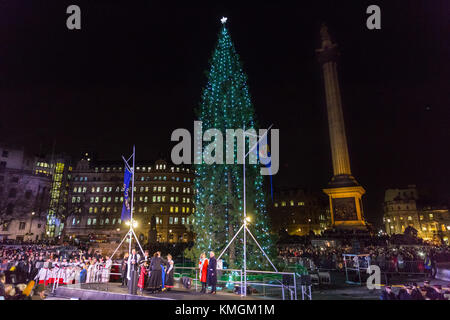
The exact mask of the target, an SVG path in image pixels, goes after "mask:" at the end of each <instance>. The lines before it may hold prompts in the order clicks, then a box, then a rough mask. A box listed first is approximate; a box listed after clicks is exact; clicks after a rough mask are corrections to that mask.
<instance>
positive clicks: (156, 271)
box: [148, 252, 163, 293]
mask: <svg viewBox="0 0 450 320" xmlns="http://www.w3.org/2000/svg"><path fill="white" fill-rule="evenodd" d="M162 263H163V262H162V259H161V256H160V254H159V252H156V253H155V254H154V255H153V258H152V259H151V260H150V280H149V281H148V286H149V287H150V292H152V293H154V292H155V291H160V290H161V286H162V274H161V271H162V268H161V265H162Z"/></svg>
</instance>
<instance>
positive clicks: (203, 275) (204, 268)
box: [198, 252, 208, 293]
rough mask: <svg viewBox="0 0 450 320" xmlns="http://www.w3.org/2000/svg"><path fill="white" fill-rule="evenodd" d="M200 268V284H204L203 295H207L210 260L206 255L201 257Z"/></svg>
mask: <svg viewBox="0 0 450 320" xmlns="http://www.w3.org/2000/svg"><path fill="white" fill-rule="evenodd" d="M198 267H199V269H200V282H201V284H202V290H201V291H200V292H201V293H206V279H207V275H208V259H206V253H204V252H203V253H202V254H201V255H200V260H199V262H198Z"/></svg>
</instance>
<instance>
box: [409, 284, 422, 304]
mask: <svg viewBox="0 0 450 320" xmlns="http://www.w3.org/2000/svg"><path fill="white" fill-rule="evenodd" d="M411 298H412V299H413V300H425V298H424V297H423V295H422V291H421V290H420V288H419V286H418V285H417V283H415V282H414V283H413V284H412V292H411Z"/></svg>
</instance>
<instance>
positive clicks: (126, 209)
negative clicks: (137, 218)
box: [121, 168, 132, 221]
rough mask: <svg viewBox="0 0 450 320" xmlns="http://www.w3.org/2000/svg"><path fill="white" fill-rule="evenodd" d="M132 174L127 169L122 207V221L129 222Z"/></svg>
mask: <svg viewBox="0 0 450 320" xmlns="http://www.w3.org/2000/svg"><path fill="white" fill-rule="evenodd" d="M131 175H132V173H131V172H130V171H128V169H127V168H125V175H124V178H123V207H122V216H121V219H122V221H127V220H130V219H131V202H130V197H129V195H128V193H129V192H128V191H129V188H130V179H131Z"/></svg>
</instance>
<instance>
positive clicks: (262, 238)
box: [187, 18, 274, 269]
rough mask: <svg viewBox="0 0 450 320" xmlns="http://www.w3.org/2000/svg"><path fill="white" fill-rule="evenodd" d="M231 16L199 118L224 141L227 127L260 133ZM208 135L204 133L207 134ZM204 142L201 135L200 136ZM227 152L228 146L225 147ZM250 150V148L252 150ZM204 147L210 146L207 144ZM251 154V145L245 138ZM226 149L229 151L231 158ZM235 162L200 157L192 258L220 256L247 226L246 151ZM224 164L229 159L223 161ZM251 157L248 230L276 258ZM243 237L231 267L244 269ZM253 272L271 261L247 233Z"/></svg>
mask: <svg viewBox="0 0 450 320" xmlns="http://www.w3.org/2000/svg"><path fill="white" fill-rule="evenodd" d="M225 21H226V18H224V19H222V28H221V30H220V33H219V39H218V42H217V45H216V48H215V50H214V52H213V56H212V59H211V61H210V70H209V74H208V83H207V86H206V88H204V89H203V94H202V97H201V103H200V106H199V108H198V110H197V117H198V120H199V121H202V131H203V132H205V131H206V130H208V129H210V128H216V129H218V130H220V131H221V132H222V134H223V136H224V137H225V132H226V131H225V130H226V129H234V130H235V129H239V128H245V129H246V130H248V129H251V128H253V129H255V130H256V132H258V130H257V129H258V127H257V123H256V120H255V114H254V108H253V105H252V103H251V99H250V94H249V91H248V86H247V76H246V75H245V73H244V72H243V70H242V64H241V62H240V60H239V55H238V54H237V53H236V50H235V47H234V45H233V42H232V41H231V37H230V34H229V31H228V29H227V28H226V26H225ZM202 134H203V133H202ZM200 139H201V137H200ZM224 145H225V147H224V149H226V144H225V143H224ZM250 147H251V146H250ZM203 148H205V146H203ZM245 148H246V150H247V151H248V150H249V141H248V139H246V147H245ZM226 152H227V150H224V154H226ZM234 153H235V154H234V159H235V160H234V161H235V162H234V164H209V165H208V164H205V163H204V160H203V162H202V160H201V158H200V160H198V159H199V157H201V153H200V152H199V153H198V154H196V155H195V157H197V160H198V163H201V164H196V165H195V170H196V174H197V177H196V181H195V189H196V194H195V205H196V212H195V214H194V215H195V216H194V224H193V226H192V227H193V230H192V231H193V232H194V233H195V234H196V240H195V245H194V247H193V248H192V249H191V250H189V251H188V252H187V256H188V257H189V258H191V259H193V260H194V261H196V260H197V259H198V257H199V255H200V253H201V252H208V251H211V250H212V251H215V252H216V257H217V256H218V255H219V254H220V252H221V251H222V250H223V249H224V248H225V247H226V245H227V244H228V243H229V241H230V240H231V239H232V238H233V236H234V235H235V234H236V232H237V231H238V230H239V228H240V227H241V225H242V223H243V209H244V208H243V205H244V201H243V165H242V164H238V162H237V159H239V158H240V159H241V160H242V157H243V156H242V152H240V154H237V148H236V143H235V144H234ZM224 162H225V161H224ZM248 162H249V161H248V157H247V159H246V196H247V197H246V210H247V215H248V216H249V217H250V218H251V224H250V225H249V229H250V230H251V232H252V234H253V235H254V236H255V237H256V239H257V240H258V242H259V244H260V245H261V247H262V248H263V249H264V251H265V252H266V253H267V254H268V255H269V256H271V255H273V250H274V248H273V246H272V243H273V239H272V238H271V235H270V234H269V225H268V216H267V211H266V205H265V192H264V189H263V182H264V181H263V176H262V175H261V174H260V165H259V161H258V164H248ZM242 256H243V233H242V231H241V233H240V234H239V236H238V238H237V239H236V240H235V241H234V242H233V243H232V244H231V245H230V247H229V248H228V249H227V251H226V253H225V254H224V255H223V256H222V259H224V261H226V262H227V263H228V265H229V267H233V268H236V267H237V268H238V267H241V265H242V260H243V259H242ZM247 257H248V258H247V266H248V268H258V269H264V268H266V267H267V265H268V264H267V261H266V260H265V258H264V256H263V255H262V253H261V252H260V251H259V249H258V247H257V245H256V243H254V241H253V240H252V239H250V236H249V235H247Z"/></svg>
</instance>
